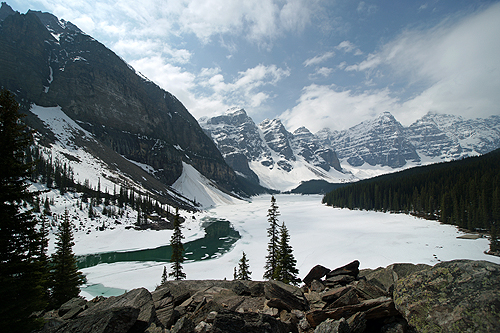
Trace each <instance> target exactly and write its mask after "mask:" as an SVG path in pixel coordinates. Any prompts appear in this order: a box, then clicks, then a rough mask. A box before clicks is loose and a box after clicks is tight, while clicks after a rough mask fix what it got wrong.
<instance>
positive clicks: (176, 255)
mask: <svg viewBox="0 0 500 333" xmlns="http://www.w3.org/2000/svg"><path fill="white" fill-rule="evenodd" d="M183 238H184V236H183V235H182V232H181V223H180V221H179V209H178V208H176V209H175V217H174V233H173V234H172V238H171V239H170V247H171V248H172V256H171V257H170V262H171V267H172V272H170V273H169V276H172V277H173V278H174V279H175V280H182V279H185V278H186V274H185V273H184V272H183V271H182V263H183V262H184V245H182V239H183Z"/></svg>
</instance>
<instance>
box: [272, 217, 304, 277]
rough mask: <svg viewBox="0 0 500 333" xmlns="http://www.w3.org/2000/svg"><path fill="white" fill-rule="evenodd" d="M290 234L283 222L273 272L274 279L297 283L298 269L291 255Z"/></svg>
mask: <svg viewBox="0 0 500 333" xmlns="http://www.w3.org/2000/svg"><path fill="white" fill-rule="evenodd" d="M289 241H290V235H289V233H288V229H287V227H286V226H285V222H283V224H282V225H281V227H280V240H279V247H278V257H277V265H276V269H275V272H274V276H275V280H278V281H281V282H284V283H287V284H294V285H297V284H299V282H300V279H299V278H298V277H297V275H298V274H299V270H298V269H297V267H296V265H297V260H295V257H294V256H293V253H292V252H293V250H292V247H291V246H290V244H289Z"/></svg>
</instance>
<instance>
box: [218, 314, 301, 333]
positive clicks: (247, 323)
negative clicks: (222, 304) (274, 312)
mask: <svg viewBox="0 0 500 333" xmlns="http://www.w3.org/2000/svg"><path fill="white" fill-rule="evenodd" d="M212 332H214V333H250V332H251V333H289V332H297V329H296V328H294V327H292V326H290V325H287V324H285V323H282V322H281V321H280V320H277V319H275V318H273V317H271V316H269V315H266V314H262V313H252V312H248V313H238V312H231V311H226V310H225V311H222V312H221V313H219V314H217V317H216V318H215V321H214V323H213V326H212Z"/></svg>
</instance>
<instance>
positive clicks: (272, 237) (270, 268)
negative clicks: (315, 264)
mask: <svg viewBox="0 0 500 333" xmlns="http://www.w3.org/2000/svg"><path fill="white" fill-rule="evenodd" d="M279 215H280V212H279V211H278V205H277V204H276V199H275V198H274V195H273V196H271V207H270V208H269V209H268V211H267V221H268V222H269V228H267V236H268V237H269V243H267V256H266V264H265V266H264V279H269V280H270V279H275V278H276V276H275V275H274V271H275V270H276V265H277V256H278V216H279Z"/></svg>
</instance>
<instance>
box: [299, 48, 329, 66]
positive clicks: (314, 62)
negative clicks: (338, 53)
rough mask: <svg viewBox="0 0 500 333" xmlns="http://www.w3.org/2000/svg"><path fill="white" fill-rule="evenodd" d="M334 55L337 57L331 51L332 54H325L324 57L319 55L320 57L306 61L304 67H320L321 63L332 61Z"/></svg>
mask: <svg viewBox="0 0 500 333" xmlns="http://www.w3.org/2000/svg"><path fill="white" fill-rule="evenodd" d="M334 55H335V52H332V51H330V52H326V53H323V54H322V55H318V56H315V57H312V58H309V59H307V60H306V61H304V66H306V67H308V66H315V65H319V64H320V63H322V62H324V61H326V60H328V59H330V58H331V57H333V56H334Z"/></svg>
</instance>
